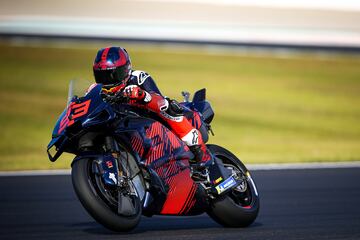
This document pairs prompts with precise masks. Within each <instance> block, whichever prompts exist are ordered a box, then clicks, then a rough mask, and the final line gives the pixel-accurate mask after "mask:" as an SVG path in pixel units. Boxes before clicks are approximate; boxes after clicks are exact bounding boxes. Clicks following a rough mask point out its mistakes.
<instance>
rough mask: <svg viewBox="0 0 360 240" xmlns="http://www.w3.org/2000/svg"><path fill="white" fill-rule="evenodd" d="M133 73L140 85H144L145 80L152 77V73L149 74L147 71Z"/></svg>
mask: <svg viewBox="0 0 360 240" xmlns="http://www.w3.org/2000/svg"><path fill="white" fill-rule="evenodd" d="M132 75H134V76H136V78H137V82H138V84H139V85H142V84H143V83H144V82H145V80H146V79H147V78H149V77H150V75H149V74H147V73H146V72H143V71H139V70H135V71H133V72H132Z"/></svg>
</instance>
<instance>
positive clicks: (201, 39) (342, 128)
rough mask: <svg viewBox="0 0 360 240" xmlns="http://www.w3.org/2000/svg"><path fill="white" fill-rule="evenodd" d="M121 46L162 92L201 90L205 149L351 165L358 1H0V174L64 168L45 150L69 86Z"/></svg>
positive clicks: (65, 163)
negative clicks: (208, 121) (209, 125)
mask: <svg viewBox="0 0 360 240" xmlns="http://www.w3.org/2000/svg"><path fill="white" fill-rule="evenodd" d="M110 45H120V46H123V47H125V48H126V49H127V50H128V52H129V53H130V56H131V58H132V62H133V66H134V68H135V69H140V70H145V71H147V72H148V73H150V74H151V75H152V76H153V78H154V79H155V80H156V81H157V83H158V86H159V87H160V89H161V91H162V93H163V94H164V95H167V96H170V97H173V98H176V99H178V100H182V98H181V94H180V92H181V91H182V90H188V91H190V92H194V91H196V90H198V89H200V88H203V87H205V88H207V97H208V100H209V101H210V102H211V103H212V105H213V108H214V110H215V119H214V121H213V130H214V132H215V137H212V138H211V140H210V141H211V142H212V143H216V144H219V145H222V146H224V147H226V148H228V149H229V150H231V151H233V152H234V153H236V154H237V155H238V156H239V157H240V158H241V159H242V160H243V161H244V162H245V163H275V162H314V161H316V162H319V161H327V162H328V161H356V160H360V124H359V118H360V3H359V2H358V1H351V0H342V1H340V0H334V1H331V2H329V1H324V0H318V1H310V0H301V1H300V0H288V1H285V0H266V1H265V0H252V1H249V0H222V1H215V0H183V1H181V0H128V1H126V0H124V1H121V0H116V1H115V0H109V1H106V2H101V3H100V2H99V1H83V0H79V1H70V0H63V1H56V2H53V1H45V0H30V1H29V0H27V1H25V0H12V1H1V2H0V101H1V105H0V122H1V131H0V170H21V169H51V168H68V167H70V161H71V156H70V155H67V156H63V157H61V158H60V159H59V160H58V161H57V162H56V163H50V162H49V161H48V159H47V155H46V146H47V143H48V142H49V141H50V139H51V132H52V128H53V126H54V124H55V122H56V120H57V117H58V116H59V115H60V113H61V112H62V111H63V109H64V107H65V105H66V99H67V88H68V84H69V81H70V80H72V79H76V80H81V81H88V82H89V83H91V82H92V81H93V76H92V62H93V59H94V57H95V54H96V52H97V50H98V49H99V48H101V47H105V46H110Z"/></svg>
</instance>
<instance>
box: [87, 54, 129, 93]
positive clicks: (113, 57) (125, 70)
mask: <svg viewBox="0 0 360 240" xmlns="http://www.w3.org/2000/svg"><path fill="white" fill-rule="evenodd" d="M93 70H94V77H95V82H96V83H101V84H103V86H104V87H106V88H111V87H114V86H118V85H120V84H123V85H124V86H125V85H126V83H127V81H128V79H129V77H130V72H131V60H130V57H129V54H128V53H127V51H126V50H125V49H124V48H122V47H107V48H102V49H100V50H99V51H98V52H97V54H96V57H95V60H94V64H93Z"/></svg>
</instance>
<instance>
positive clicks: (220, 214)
mask: <svg viewBox="0 0 360 240" xmlns="http://www.w3.org/2000/svg"><path fill="white" fill-rule="evenodd" d="M207 147H208V149H209V150H210V151H211V153H212V154H213V155H214V157H216V158H217V159H219V160H220V161H222V163H223V164H224V166H225V167H226V168H228V169H230V170H232V172H233V174H236V175H237V176H238V177H240V178H242V179H243V183H242V184H240V185H239V186H238V187H236V188H235V189H233V190H232V191H231V192H230V193H228V194H227V195H226V196H224V197H223V198H221V199H217V200H215V201H214V202H213V203H212V204H211V207H210V209H209V211H208V212H207V213H208V214H209V216H210V217H211V218H212V219H214V220H215V221H216V222H218V223H219V224H221V225H223V226H225V227H247V226H249V225H250V224H251V223H253V222H254V221H255V219H256V217H257V215H258V212H259V208H260V199H259V194H258V192H257V189H256V186H255V183H254V181H253V179H252V178H251V176H250V173H249V171H248V170H247V168H246V167H245V165H244V164H243V163H242V162H241V161H240V160H239V159H238V158H237V157H236V156H235V155H234V154H232V153H231V152H229V151H228V150H226V149H225V148H222V147H220V146H217V145H212V144H209V145H207Z"/></svg>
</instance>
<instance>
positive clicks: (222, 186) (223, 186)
mask: <svg viewBox="0 0 360 240" xmlns="http://www.w3.org/2000/svg"><path fill="white" fill-rule="evenodd" d="M236 184H237V182H236V181H235V179H234V177H232V176H231V177H229V178H228V179H226V180H225V181H223V182H222V183H220V184H219V185H217V186H216V187H215V189H216V191H217V193H218V194H221V193H223V192H225V191H226V190H228V189H229V188H232V187H233V186H235V185H236Z"/></svg>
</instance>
